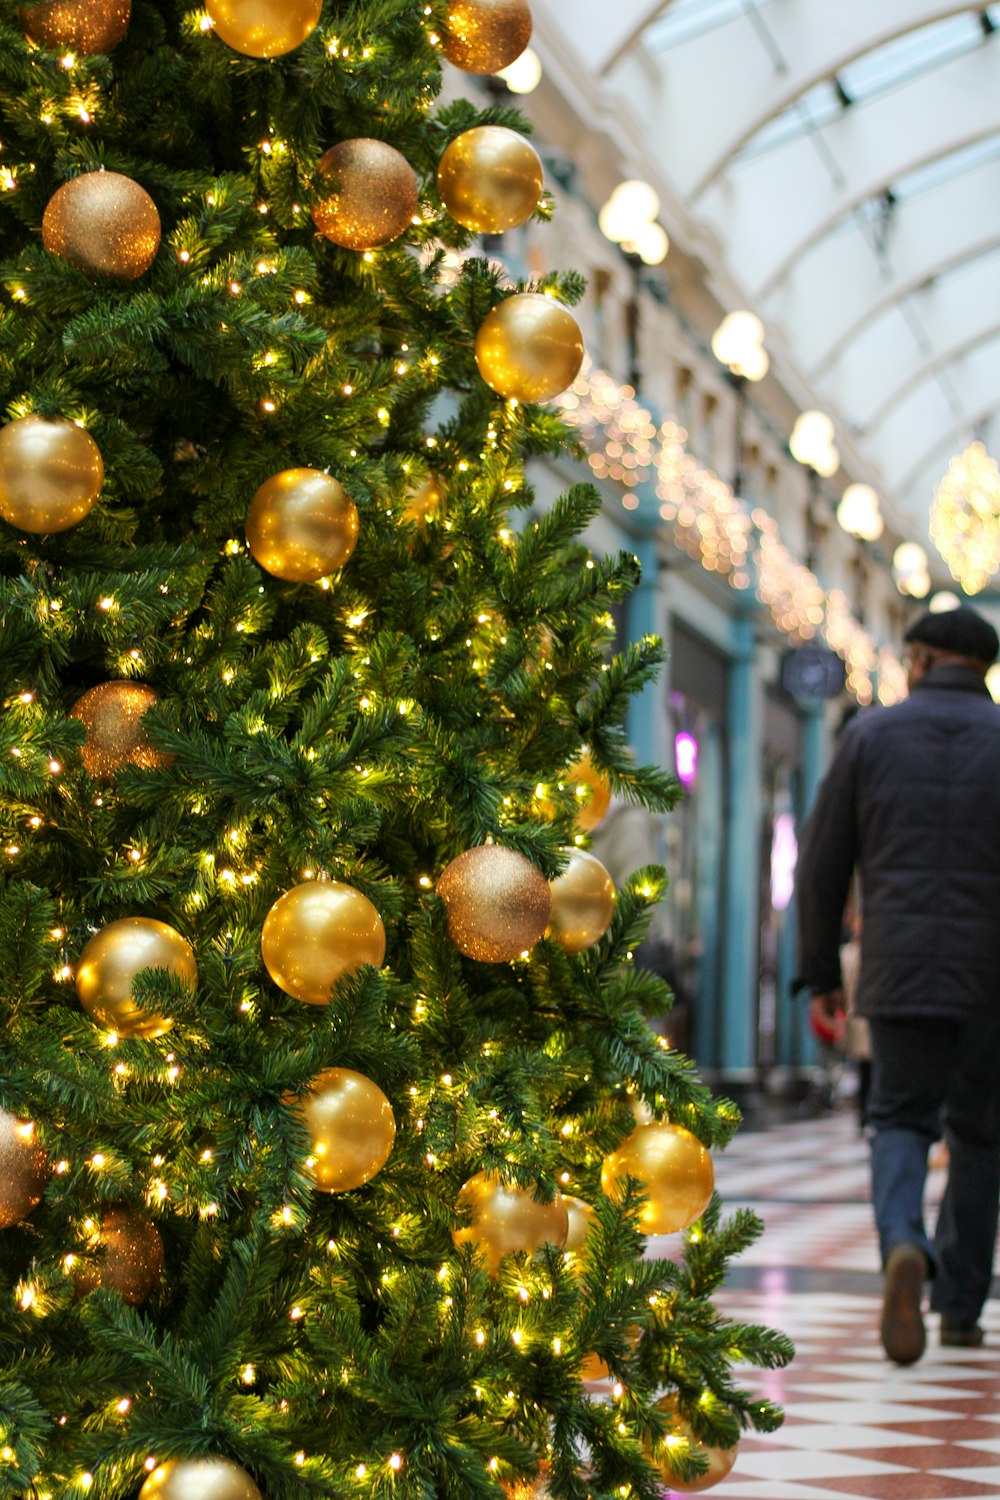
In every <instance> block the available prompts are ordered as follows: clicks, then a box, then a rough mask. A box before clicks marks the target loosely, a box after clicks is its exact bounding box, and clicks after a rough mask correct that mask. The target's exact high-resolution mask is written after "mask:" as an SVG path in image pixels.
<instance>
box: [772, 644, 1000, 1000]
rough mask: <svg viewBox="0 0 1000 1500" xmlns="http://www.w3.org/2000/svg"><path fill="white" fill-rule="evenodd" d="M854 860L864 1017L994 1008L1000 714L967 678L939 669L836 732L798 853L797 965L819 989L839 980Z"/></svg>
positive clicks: (998, 980) (999, 914)
mask: <svg viewBox="0 0 1000 1500" xmlns="http://www.w3.org/2000/svg"><path fill="white" fill-rule="evenodd" d="M854 868H857V870H858V872H859V874H860V883H861V908H862V916H863V925H862V937H861V979H860V984H859V989H858V999H857V1005H858V1010H859V1011H860V1013H861V1014H862V1015H878V1016H888V1015H900V1016H903V1015H906V1016H959V1015H967V1014H969V1013H970V1012H972V1011H976V1010H979V1009H982V1008H989V1009H994V1010H996V1009H998V1008H1000V708H998V707H997V705H996V704H994V702H993V700H992V699H991V697H990V695H989V693H988V692H987V689H986V686H985V684H984V683H983V680H982V678H981V677H978V676H977V675H976V674H975V673H974V672H969V671H966V670H965V669H964V668H962V667H937V668H935V669H934V670H933V671H931V672H929V673H927V675H926V676H924V677H923V678H921V679H920V680H919V681H918V682H917V683H916V684H915V685H914V688H913V691H912V693H911V696H910V697H909V698H908V699H906V701H905V702H903V703H899V704H896V705H894V706H893V707H892V708H885V709H878V710H872V711H871V712H870V713H865V714H862V715H860V716H859V717H858V718H857V719H855V720H854V722H853V723H852V724H851V725H850V726H849V727H848V728H847V729H846V730H845V732H844V734H843V736H842V737H841V741H840V743H839V745H838V746H837V751H836V754H835V756H834V760H833V764H832V765H831V767H830V771H829V774H828V775H827V777H826V779H825V781H824V782H823V784H822V786H821V787H820V789H819V792H818V794H817V798H816V803H815V806H814V807H813V810H812V813H811V814H810V816H809V820H808V822H807V824H806V827H805V829H804V831H803V834H802V842H801V847H800V850H799V866H798V875H797V895H798V916H799V940H800V954H799V957H800V972H801V974H802V977H803V981H804V982H805V983H807V984H808V985H809V986H810V988H811V989H812V991H813V992H814V993H822V992H824V991H827V990H832V989H836V988H838V987H839V985H840V960H839V956H838V946H839V941H840V930H841V919H842V914H843V911H844V905H845V902H846V899H847V895H848V891H849V888H850V882H851V872H852V870H853V869H854Z"/></svg>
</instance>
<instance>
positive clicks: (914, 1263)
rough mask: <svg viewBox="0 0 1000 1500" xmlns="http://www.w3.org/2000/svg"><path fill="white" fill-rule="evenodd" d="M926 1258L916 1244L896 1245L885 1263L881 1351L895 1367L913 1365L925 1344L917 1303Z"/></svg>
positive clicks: (923, 1276)
mask: <svg viewBox="0 0 1000 1500" xmlns="http://www.w3.org/2000/svg"><path fill="white" fill-rule="evenodd" d="M927 1271H928V1266H927V1257H926V1256H925V1254H924V1252H923V1251H922V1250H920V1249H919V1248H918V1247H917V1246H916V1245H897V1246H896V1247H895V1249H894V1250H891V1251H890V1252H889V1259H888V1260H887V1261H886V1263H885V1285H884V1290H883V1293H882V1323H881V1327H880V1330H879V1331H880V1333H881V1336H882V1348H883V1349H884V1350H885V1352H886V1354H887V1355H888V1356H889V1358H890V1359H891V1360H892V1361H893V1362H894V1363H895V1364H897V1365H912V1364H914V1363H915V1362H916V1361H917V1360H918V1359H919V1358H920V1356H921V1355H922V1354H923V1352H924V1346H925V1344H926V1342H927V1339H926V1335H925V1333H924V1320H923V1317H922V1316H921V1313H920V1302H921V1299H922V1297H923V1294H924V1282H925V1281H926V1280H927Z"/></svg>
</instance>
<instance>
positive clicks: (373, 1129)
mask: <svg viewBox="0 0 1000 1500" xmlns="http://www.w3.org/2000/svg"><path fill="white" fill-rule="evenodd" d="M299 1108H300V1110H301V1112H302V1115H303V1116H304V1118H305V1122H306V1128H307V1130H308V1131H309V1133H310V1135H311V1136H312V1153H311V1155H310V1159H309V1162H308V1167H309V1171H310V1172H311V1173H312V1175H313V1178H314V1180H315V1183H316V1186H317V1187H318V1188H319V1189H320V1191H321V1192H324V1193H347V1192H349V1191H350V1190H351V1188H357V1187H362V1186H363V1185H364V1184H365V1183H366V1182H370V1181H371V1179H372V1178H373V1177H374V1176H375V1174H376V1173H377V1172H381V1170H382V1168H383V1167H384V1166H385V1164H386V1162H387V1161H388V1160H389V1155H390V1153H391V1151H392V1146H393V1142H394V1141H395V1139H396V1120H395V1116H394V1115H393V1113H392V1105H391V1104H390V1103H389V1101H388V1099H387V1098H386V1097H385V1095H384V1094H383V1092H382V1090H381V1089H380V1088H379V1087H378V1085H377V1084H375V1083H372V1081H371V1079H370V1078H366V1077H365V1075H364V1074H363V1073H355V1072H354V1070H353V1069H352V1068H327V1069H325V1071H324V1072H322V1073H320V1074H319V1075H318V1077H316V1078H314V1079H313V1082H312V1085H311V1087H310V1090H309V1092H308V1094H306V1095H305V1097H304V1098H303V1100H302V1102H301V1104H300V1106H299Z"/></svg>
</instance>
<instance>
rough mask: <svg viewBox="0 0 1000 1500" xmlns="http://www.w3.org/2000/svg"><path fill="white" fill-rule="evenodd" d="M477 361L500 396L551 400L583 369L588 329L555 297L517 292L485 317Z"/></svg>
mask: <svg viewBox="0 0 1000 1500" xmlns="http://www.w3.org/2000/svg"><path fill="white" fill-rule="evenodd" d="M476 364H477V365H478V366H479V373H480V375H481V376H482V377H483V379H484V380H485V381H486V384H487V385H488V386H489V387H490V389H491V390H494V391H496V393H497V395H498V396H503V397H505V399H506V400H508V401H514V400H516V401H549V400H550V399H551V398H552V397H553V396H558V395H559V393H560V391H564V390H565V389H566V387H567V386H568V385H572V384H573V381H574V380H575V379H576V377H577V375H578V374H579V373H580V366H581V365H582V364H583V334H582V333H581V332H580V329H579V326H578V324H577V322H576V319H575V318H573V317H571V315H570V314H569V313H568V312H567V311H566V309H565V308H564V307H562V306H560V304H559V303H558V302H556V301H555V300H554V299H553V298H552V297H545V296H543V295H542V294H541V293H540V292H516V293H515V294H514V296H513V297H508V298H507V299H506V301H504V302H500V303H498V305H497V306H496V307H495V308H494V309H493V311H492V312H491V313H488V314H487V316H486V318H485V319H484V320H483V322H482V324H481V326H480V329H479V332H478V333H477V334H476Z"/></svg>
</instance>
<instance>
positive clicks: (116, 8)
mask: <svg viewBox="0 0 1000 1500" xmlns="http://www.w3.org/2000/svg"><path fill="white" fill-rule="evenodd" d="M131 15H132V3H131V0H45V3H44V4H42V5H32V6H29V7H27V8H26V9H24V10H22V11H21V12H20V18H21V25H22V26H23V27H24V29H25V31H26V32H27V34H28V36H29V38H30V39H31V41H33V42H35V43H36V44H37V45H38V46H39V47H50V48H51V49H52V50H53V51H57V50H58V51H60V52H76V53H78V54H79V55H80V56H82V57H92V56H94V55H95V54H97V53H105V54H106V53H108V52H113V51H114V50H115V48H116V47H117V46H118V43H119V42H120V41H121V40H122V39H123V37H124V36H125V33H126V31H128V23H129V20H130V19H131Z"/></svg>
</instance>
